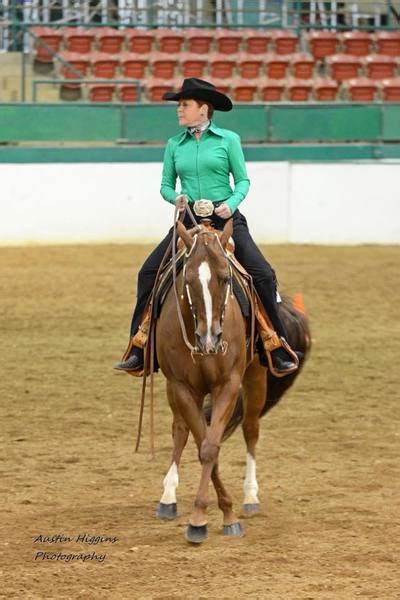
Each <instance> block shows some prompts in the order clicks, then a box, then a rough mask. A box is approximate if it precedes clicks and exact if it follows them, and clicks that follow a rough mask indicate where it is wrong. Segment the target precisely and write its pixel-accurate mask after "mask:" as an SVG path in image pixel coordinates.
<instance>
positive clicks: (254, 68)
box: [236, 53, 263, 79]
mask: <svg viewBox="0 0 400 600" xmlns="http://www.w3.org/2000/svg"><path fill="white" fill-rule="evenodd" d="M236 64H237V68H238V71H239V75H240V77H242V78H243V79H254V78H255V77H259V76H260V71H261V67H262V65H263V60H262V57H261V56H260V55H259V54H245V53H243V54H239V55H238V57H237V60H236Z"/></svg>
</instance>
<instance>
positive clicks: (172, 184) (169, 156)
mask: <svg viewBox="0 0 400 600" xmlns="http://www.w3.org/2000/svg"><path fill="white" fill-rule="evenodd" d="M230 174H232V176H233V181H234V189H233V190H232V188H231V186H230V183H229V175H230ZM178 178H179V180H180V183H181V191H180V192H179V193H178V192H177V191H176V190H175V188H176V181H177V179H178ZM249 185H250V181H249V178H248V176H247V172H246V165H245V162H244V156H243V150H242V147H241V145H240V138H239V136H238V135H237V134H236V133H234V132H233V131H229V130H228V129H221V128H220V127H217V126H216V125H215V124H214V123H213V122H211V124H210V126H209V127H208V129H207V130H206V131H205V132H204V133H203V134H202V135H201V137H200V138H199V140H197V139H196V138H195V136H194V135H192V134H191V133H190V132H189V131H188V130H187V129H186V130H185V131H183V132H181V133H179V134H178V135H176V136H174V137H172V138H170V139H169V140H168V144H167V147H166V149H165V153H164V166H163V172H162V180H161V190H160V191H161V195H162V197H163V198H164V200H167V202H170V203H171V204H175V200H176V198H177V196H179V194H186V195H187V196H188V199H189V201H190V202H194V201H195V200H200V199H204V200H211V201H214V202H217V201H221V200H224V201H226V203H227V205H228V206H229V208H230V209H231V212H232V213H233V212H234V211H235V210H236V208H237V207H238V206H239V204H240V202H241V201H242V200H243V199H244V198H245V196H246V194H247V192H248V190H249Z"/></svg>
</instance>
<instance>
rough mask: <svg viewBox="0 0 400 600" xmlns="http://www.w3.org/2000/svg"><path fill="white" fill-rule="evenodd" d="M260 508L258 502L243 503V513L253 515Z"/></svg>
mask: <svg viewBox="0 0 400 600" xmlns="http://www.w3.org/2000/svg"><path fill="white" fill-rule="evenodd" d="M260 510H261V508H260V505H259V504H258V502H254V503H252V504H250V503H249V504H243V512H244V513H245V515H254V514H255V513H259V512H260Z"/></svg>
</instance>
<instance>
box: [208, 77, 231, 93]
mask: <svg viewBox="0 0 400 600" xmlns="http://www.w3.org/2000/svg"><path fill="white" fill-rule="evenodd" d="M212 82H213V85H215V87H216V88H217V90H218V91H219V92H222V93H223V94H228V96H229V94H230V93H231V84H230V81H229V79H228V80H224V79H213V81H212Z"/></svg>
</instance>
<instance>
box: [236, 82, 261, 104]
mask: <svg viewBox="0 0 400 600" xmlns="http://www.w3.org/2000/svg"><path fill="white" fill-rule="evenodd" d="M231 87H232V92H233V100H234V101H235V102H253V101H254V98H255V95H256V93H257V82H254V81H249V80H247V79H241V78H236V79H232V83H231Z"/></svg>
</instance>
